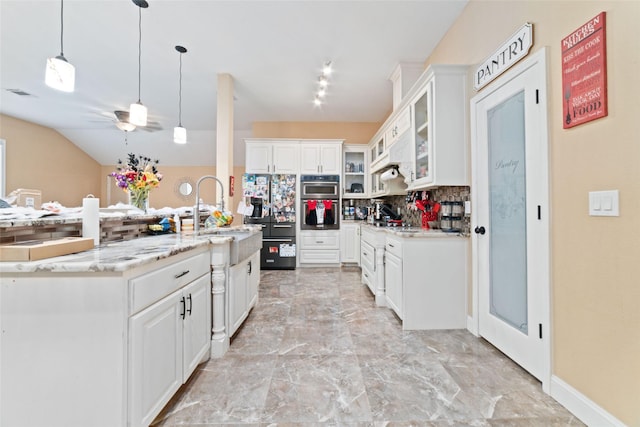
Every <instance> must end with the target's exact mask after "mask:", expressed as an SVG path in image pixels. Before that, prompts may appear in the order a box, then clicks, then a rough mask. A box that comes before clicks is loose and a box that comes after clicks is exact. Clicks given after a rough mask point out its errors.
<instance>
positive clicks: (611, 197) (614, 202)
mask: <svg viewBox="0 0 640 427" xmlns="http://www.w3.org/2000/svg"><path fill="white" fill-rule="evenodd" d="M589 215H590V216H620V203H619V194H618V190H609V191H590V192H589Z"/></svg>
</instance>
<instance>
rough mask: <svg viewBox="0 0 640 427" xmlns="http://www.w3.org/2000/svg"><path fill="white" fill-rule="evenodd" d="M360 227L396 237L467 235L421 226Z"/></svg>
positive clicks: (365, 225) (368, 225) (367, 225)
mask: <svg viewBox="0 0 640 427" xmlns="http://www.w3.org/2000/svg"><path fill="white" fill-rule="evenodd" d="M362 227H366V228H367V229H368V230H371V231H376V232H381V233H382V232H384V233H388V234H393V235H394V236H398V237H420V238H428V237H467V236H465V235H464V234H462V233H457V232H456V233H448V232H447V233H445V232H444V231H442V230H425V229H424V228H422V227H378V226H375V225H371V224H364V223H363V224H362Z"/></svg>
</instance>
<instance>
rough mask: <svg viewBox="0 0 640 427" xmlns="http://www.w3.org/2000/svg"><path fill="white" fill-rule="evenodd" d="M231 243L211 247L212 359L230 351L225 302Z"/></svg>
mask: <svg viewBox="0 0 640 427" xmlns="http://www.w3.org/2000/svg"><path fill="white" fill-rule="evenodd" d="M229 250H230V248H229V243H225V244H222V245H220V244H218V245H213V246H212V247H211V358H212V359H218V358H220V357H222V356H224V354H225V353H226V352H227V350H229V336H228V335H227V332H226V330H227V329H226V325H225V300H226V295H225V294H226V291H227V289H226V284H227V272H228V264H229Z"/></svg>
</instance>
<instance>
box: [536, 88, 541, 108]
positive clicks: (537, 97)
mask: <svg viewBox="0 0 640 427" xmlns="http://www.w3.org/2000/svg"><path fill="white" fill-rule="evenodd" d="M536 104H540V91H539V90H538V89H536Z"/></svg>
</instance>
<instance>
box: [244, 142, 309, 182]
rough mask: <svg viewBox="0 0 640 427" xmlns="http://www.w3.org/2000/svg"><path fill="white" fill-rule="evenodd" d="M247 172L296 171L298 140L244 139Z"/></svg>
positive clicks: (287, 172) (293, 172)
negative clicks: (266, 140)
mask: <svg viewBox="0 0 640 427" xmlns="http://www.w3.org/2000/svg"><path fill="white" fill-rule="evenodd" d="M245 141H246V154H245V169H246V172H247V173H264V174H272V173H285V174H297V173H298V156H299V152H298V150H299V144H298V141H295V142H291V141H287V142H275V141H268V142H265V141H262V140H245Z"/></svg>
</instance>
